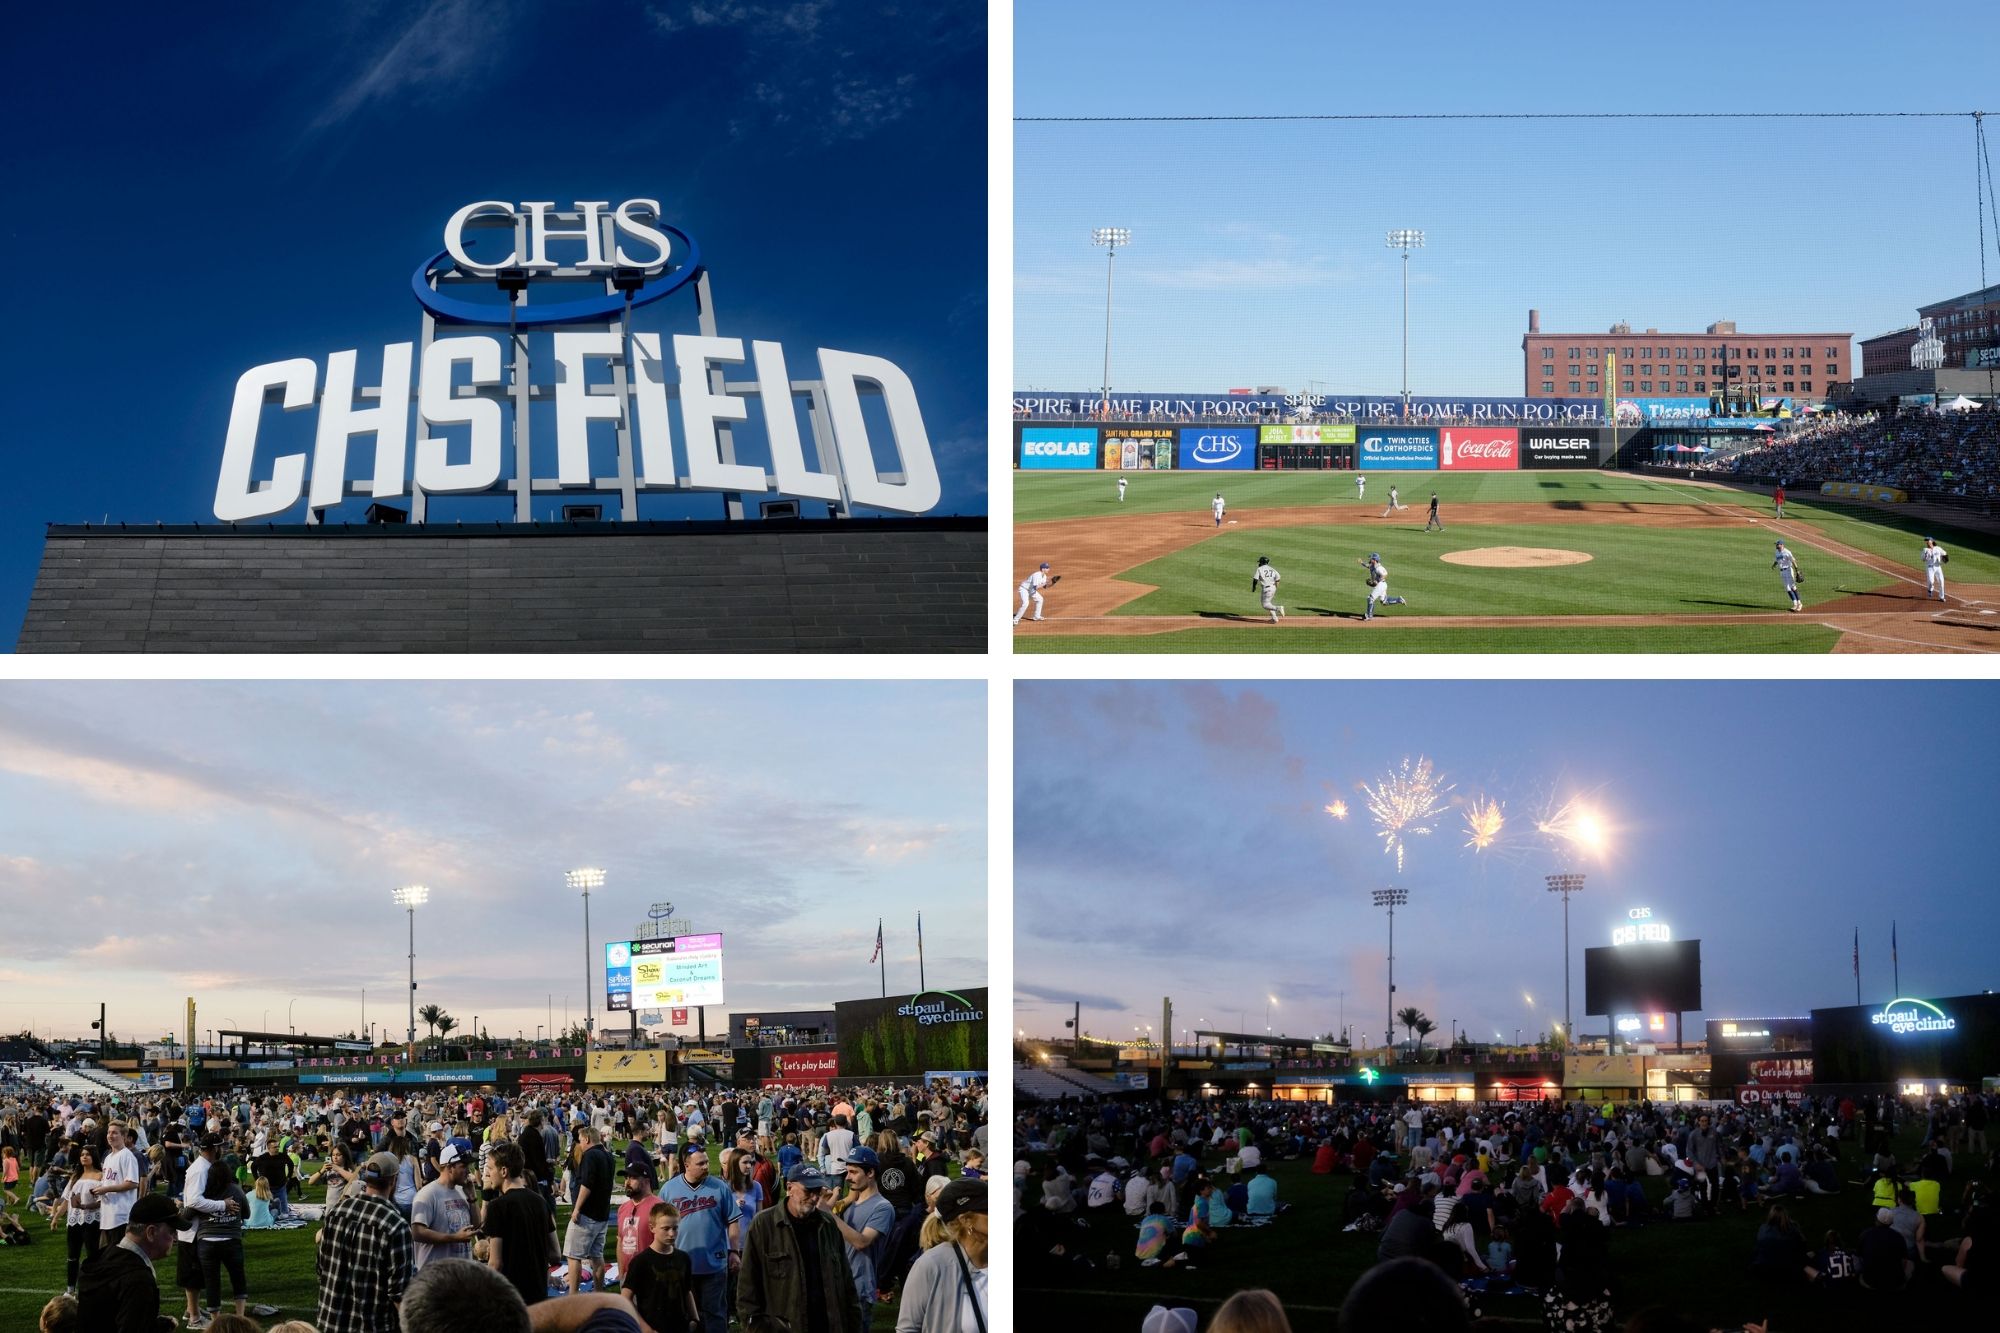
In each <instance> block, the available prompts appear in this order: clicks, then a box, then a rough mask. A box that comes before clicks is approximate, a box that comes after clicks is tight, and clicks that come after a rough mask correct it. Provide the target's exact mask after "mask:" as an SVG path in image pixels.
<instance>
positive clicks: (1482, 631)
mask: <svg viewBox="0 0 2000 1333" xmlns="http://www.w3.org/2000/svg"><path fill="white" fill-rule="evenodd" d="M1394 610H1395V608H1391V611H1392V612H1393V611H1394ZM1839 640H1840V632H1839V631H1838V630H1831V629H1828V628H1826V627H1825V626H1824V625H1814V624H1809V623H1801V624H1779V625H1648V626H1631V627H1624V628H1619V627H1610V628H1607V627H1602V626H1595V625H1590V624H1580V625H1578V626H1577V627H1575V628H1574V629H1571V628H1568V627H1563V628H1546V629H1544V628H1530V629H1487V628H1481V627H1470V628H1465V629H1427V628H1405V627H1402V626H1391V625H1388V624H1384V625H1383V626H1381V627H1380V628H1375V627H1371V628H1369V629H1366V630H1363V629H1361V628H1360V627H1358V626H1355V627H1350V628H1342V629H1335V628H1327V629H1290V628H1284V629H1281V628H1278V627H1275V626H1267V627H1266V628H1265V629H1263V630H1259V629H1258V628H1256V627H1254V626H1239V627H1237V628H1234V629H1188V630H1175V631H1173V632H1171V633H1167V634H1023V635H1020V636H1019V637H1017V638H1016V639H1015V640H1014V651H1015V652H1017V653H1320V654H1323V653H1830V652H1832V651H1833V647H1834V645H1835V644H1836V643H1838V642H1839Z"/></svg>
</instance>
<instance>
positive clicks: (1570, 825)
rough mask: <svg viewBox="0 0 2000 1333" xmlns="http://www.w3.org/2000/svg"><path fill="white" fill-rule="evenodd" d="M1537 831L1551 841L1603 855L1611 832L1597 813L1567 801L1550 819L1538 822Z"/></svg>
mask: <svg viewBox="0 0 2000 1333" xmlns="http://www.w3.org/2000/svg"><path fill="white" fill-rule="evenodd" d="M1535 827H1536V829H1537V830H1539V831H1540V832H1541V833H1543V834H1545V835H1547V836H1548V837H1549V838H1551V839H1555V840H1557V841H1560V842H1563V843H1567V844H1568V845H1569V846H1570V847H1572V848H1575V849H1576V850H1578V851H1582V852H1588V853H1592V854H1595V855H1600V856H1601V855H1603V853H1604V845H1605V843H1606V842H1607V841H1608V840H1609V835H1610V830H1609V829H1607V828H1606V827H1605V825H1604V821H1603V819H1602V818H1601V817H1600V816H1599V815H1598V814H1597V812H1596V811H1594V810H1591V809H1588V808H1586V807H1583V806H1580V805H1579V804H1578V803H1577V802H1575V801H1567V802H1565V803H1564V804H1563V805H1562V806H1561V807H1560V808H1558V809H1557V810H1556V812H1555V813H1554V814H1553V815H1551V816H1550V817H1549V818H1547V819H1545V820H1542V821H1540V822H1538V823H1537V824H1536V825H1535Z"/></svg>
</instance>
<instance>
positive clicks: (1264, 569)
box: [1250, 555, 1285, 625]
mask: <svg viewBox="0 0 2000 1333" xmlns="http://www.w3.org/2000/svg"><path fill="white" fill-rule="evenodd" d="M1283 577H1284V575H1282V574H1280V573H1278V571H1277V569H1276V568H1274V567H1273V566H1272V564H1271V557H1270V556H1268V555H1260V556H1258V557H1257V569H1256V572H1255V573H1253V574H1251V575H1250V586H1251V587H1252V588H1255V589H1259V590H1261V591H1262V593H1263V595H1264V609H1265V610H1266V611H1269V612H1270V613H1271V623H1272V624H1273V625H1275V624H1277V623H1278V618H1279V617H1280V616H1282V615H1284V614H1285V608H1284V607H1282V606H1279V605H1278V604H1277V599H1278V580H1279V579H1281V578H1283Z"/></svg>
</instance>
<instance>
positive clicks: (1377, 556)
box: [1368, 551, 1382, 560]
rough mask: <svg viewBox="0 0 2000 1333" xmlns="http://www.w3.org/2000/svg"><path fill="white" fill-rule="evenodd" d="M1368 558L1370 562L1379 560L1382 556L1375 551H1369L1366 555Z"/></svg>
mask: <svg viewBox="0 0 2000 1333" xmlns="http://www.w3.org/2000/svg"><path fill="white" fill-rule="evenodd" d="M1368 558H1369V559H1370V560H1380V559H1381V558H1382V556H1381V554H1380V553H1379V552H1376V551H1370V552H1369V553H1368Z"/></svg>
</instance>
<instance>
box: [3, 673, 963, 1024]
mask: <svg viewBox="0 0 2000 1333" xmlns="http://www.w3.org/2000/svg"><path fill="white" fill-rule="evenodd" d="M986 728H987V722H986V707H985V688H984V686H983V685H981V684H978V683H937V682H895V683H888V684H881V683H843V682H833V683H824V682H801V683H787V682H770V683H716V682H685V683H668V684H633V683H591V682H573V681H558V682H548V683H465V682H445V683H401V682H354V683H337V684H327V683H314V682H270V683H213V682H198V683H174V682H158V683H150V684H148V683H115V682H114V683H67V684H46V683H28V682H14V683H11V684H5V683H0V921H4V922H5V923H6V927H5V931H4V933H0V1029H4V1030H6V1031H18V1030H20V1029H22V1028H32V1029H33V1030H34V1031H36V1032H38V1033H41V1034H44V1035H57V1036H84V1037H87V1036H89V1035H90V1034H89V1025H90V1022H91V1020H93V1019H95V1018H96V1017H97V1006H98V1004H99V1002H104V1003H107V1004H108V1005H109V1006H110V1020H111V1029H112V1031H113V1032H114V1033H115V1034H117V1035H118V1036H120V1037H124V1038H157V1037H158V1036H160V1035H161V1034H162V1033H165V1032H177V1031H178V1030H179V1027H178V1017H177V1016H178V1014H179V1011H180V1005H181V1002H182V999H183V998H184V997H185V996H188V995H192V996H194V997H195V1000H196V1003H197V1004H198V1005H199V1007H200V1015H201V1018H200V1023H199V1026H201V1027H203V1028H220V1027H225V1026H233V1027H249V1028H256V1027H259V1026H261V1025H262V1024H264V1023H266V1022H268V1023H269V1024H270V1025H271V1026H272V1028H274V1029H276V1030H278V1031H283V1030H285V1027H286V1022H287V1017H288V1013H287V1003H288V1002H289V1001H292V1000H293V999H294V997H296V1003H295V1004H293V1005H292V1006H291V1010H290V1013H289V1018H290V1021H291V1022H292V1023H293V1024H294V1025H295V1026H296V1027H297V1028H298V1030H299V1031H301V1032H312V1033H317V1034H321V1035H326V1034H330V1033H336V1032H346V1031H348V1030H350V1029H355V1028H357V1027H358V1026H359V1024H360V1022H361V1006H362V990H363V988H364V987H365V988H366V989H367V993H368V994H367V1004H368V1010H367V1013H368V1018H369V1019H371V1020H373V1021H374V1022H375V1023H376V1025H377V1026H376V1031H377V1033H378V1034H379V1033H380V1032H382V1031H383V1030H384V1029H385V1028H386V1029H387V1030H389V1031H391V1032H393V1033H394V1034H396V1036H397V1037H400V1036H401V1034H402V1031H403V1028H404V1026H405V1024H406V1021H407V1020H406V1006H405V1003H404V998H403V997H404V988H405V986H406V985H407V982H406V980H405V976H406V971H407V968H408V960H407V957H406V955H407V953H408V949H409V945H408V918H407V917H406V916H405V914H404V912H403V910H402V909H401V908H399V907H397V906H396V905H395V903H394V902H392V901H391V898H390V894H391V892H392V890H394V889H395V888H396V887H397V886H398V885H402V884H411V883H421V884H425V885H428V886H429V888H430V891H431V895H430V901H429V903H428V904H426V905H425V906H423V907H420V908H419V909H418V910H417V917H416V952H417V980H418V983H419V987H420V989H419V990H418V992H417V1000H418V1003H419V1005H422V1004H425V1003H430V1002H436V1003H438V1004H441V1005H443V1006H444V1007H445V1008H446V1009H447V1010H448V1011H450V1013H451V1014H452V1015H453V1016H454V1017H456V1018H457V1019H458V1020H459V1022H460V1024H461V1026H462V1027H463V1028H469V1027H470V1025H471V1023H472V1020H473V1017H474V1015H477V1016H478V1018H479V1021H480V1023H481V1025H482V1026H483V1027H484V1028H485V1029H486V1030H487V1031H489V1032H491V1033H493V1034H494V1035H495V1036H498V1035H500V1034H501V1033H505V1034H506V1035H508V1036H512V1035H513V1034H514V1033H515V1032H516V1031H517V1030H521V1031H525V1032H526V1033H527V1034H528V1035H529V1036H531V1037H532V1036H533V1035H534V1031H535V1028H536V1026H537V1025H538V1024H543V1025H546V1023H547V1022H548V1017H547V1007H548V1006H547V1001H546V999H545V997H546V996H547V995H548V994H549V993H550V992H553V993H554V997H555V999H554V1006H555V1022H556V1025H557V1026H558V1027H560V1026H561V1025H562V1022H563V1009H564V1000H565V997H567V1000H568V1007H569V1012H570V1015H571V1017H572V1018H573V1019H574V1020H575V1021H578V1022H581V1021H582V1018H583V1013H584V967H585V954H584V919H583V904H582V901H581V899H580V897H579V896H578V895H577V894H576V893H574V892H572V891H570V890H569V889H567V888H566V887H565V886H564V883H563V872H564V871H566V870H569V869H571V868H573V867H577V866H599V867H602V868H603V869H604V870H605V872H606V884H605V886H604V887H603V888H602V889H599V890H597V891H595V892H593V893H592V894H591V900H590V921H591V933H592V936H593V938H594V940H595V942H596V944H597V957H598V959H599V960H600V962H601V959H602V956H603V954H602V946H603V945H604V944H605V943H607V942H609V941H611V940H614V939H630V938H632V933H633V929H634V927H635V926H636V925H637V924H638V923H639V922H642V921H644V920H645V919H646V914H647V909H648V907H649V906H650V905H651V904H653V903H655V902H659V901H670V902H673V903H675V904H676V905H677V907H678V908H679V913H678V914H679V915H681V916H683V917H685V918H686V919H687V920H688V922H689V925H690V927H691V928H692V929H693V930H694V931H696V932H698V933H707V932H714V931H719V932H721V933H722V935H723V937H724V985H725V987H726V990H727V997H728V1003H727V1004H726V1005H723V1006H719V1007H711V1008H710V1009H709V1011H708V1030H709V1032H710V1034H711V1035H713V1034H714V1033H716V1032H717V1031H719V1030H726V1027H727V1015H728V1014H729V1013H730V1012H732V1011H735V1010H754V1009H817V1008H827V1007H830V1006H831V1005H832V1004H833V1002H834V1001H835V1000H841V999H856V998H862V997H867V996H873V995H877V994H879V993H880V991H881V983H880V980H879V969H878V968H877V967H876V966H871V965H870V963H869V956H870V954H871V953H872V952H873V949H874V944H875V923H876V918H877V917H878V916H880V917H883V918H886V921H885V927H884V932H885V937H886V944H887V948H886V950H885V953H886V957H887V960H888V985H889V993H890V994H892V995H893V994H898V993H907V992H910V991H915V990H917V989H918V988H919V987H918V985H917V945H916V918H917V913H918V912H919V911H920V910H921V911H922V912H923V917H924V955H925V970H926V974H927V977H928V980H929V981H930V982H931V984H932V985H933V986H937V985H944V986H947V987H951V988H957V987H963V986H978V985H983V984H985V981H986ZM597 980H598V983H599V984H600V985H601V982H602V970H601V966H600V968H599V969H598V972H597ZM592 1003H593V1004H594V1005H595V1006H596V1010H597V1017H598V1020H599V1023H600V1026H601V1025H602V1023H603V1021H604V1001H603V996H602V993H601V992H600V993H598V994H597V996H596V998H595V999H594V1000H593V1001H592ZM267 1015H268V1017H267ZM619 1022H620V1026H621V1027H622V1026H623V1019H622V1018H621V1019H620V1020H619ZM658 1030H660V1031H665V1030H668V1029H666V1028H665V1027H662V1028H660V1029H658ZM417 1031H418V1035H419V1037H421V1036H422V1035H423V1034H424V1026H423V1024H422V1023H421V1021H420V1022H419V1023H418V1028H417ZM694 1031H695V1029H694V1027H693V1026H692V1025H690V1026H689V1027H688V1028H686V1029H684V1030H683V1035H686V1036H689V1037H692V1036H693V1035H694Z"/></svg>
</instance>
